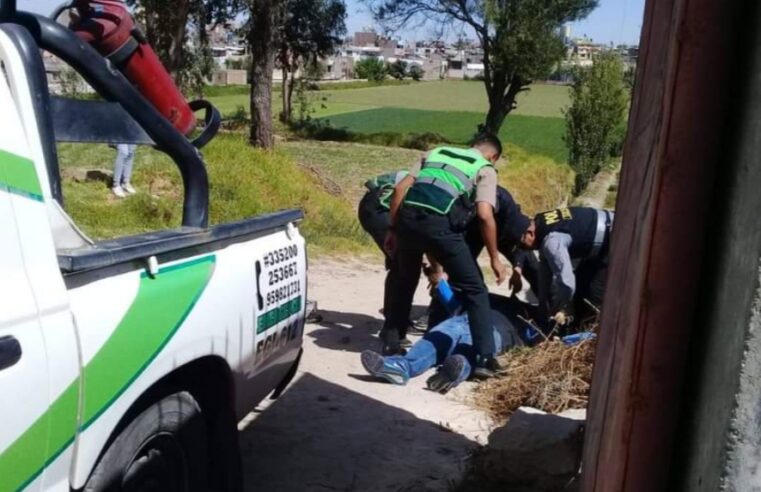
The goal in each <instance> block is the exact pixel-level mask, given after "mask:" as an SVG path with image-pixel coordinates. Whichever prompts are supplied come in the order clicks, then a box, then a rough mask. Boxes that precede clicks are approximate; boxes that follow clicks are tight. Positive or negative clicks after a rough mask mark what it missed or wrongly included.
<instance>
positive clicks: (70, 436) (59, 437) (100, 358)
mask: <svg viewBox="0 0 761 492" xmlns="http://www.w3.org/2000/svg"><path fill="white" fill-rule="evenodd" d="M214 264H215V257H214V256H207V257H204V258H200V259H197V260H194V261H190V262H187V263H182V264H179V265H174V266H171V267H168V268H165V269H163V270H161V271H160V272H159V273H158V275H156V277H155V278H151V277H149V276H148V275H146V274H142V275H141V277H140V287H139V289H138V291H137V296H136V297H135V300H134V301H133V302H132V305H131V306H130V308H129V309H128V310H127V314H126V315H125V316H124V318H123V319H122V320H121V322H120V323H119V326H117V328H116V330H115V331H114V333H113V334H112V335H111V337H110V338H109V339H108V340H107V341H106V343H105V344H103V346H102V347H101V348H100V350H99V351H98V352H97V353H96V354H95V356H94V357H93V358H92V360H91V361H90V363H89V364H87V365H86V366H85V367H84V369H83V371H82V374H81V376H80V377H79V378H77V379H76V380H75V381H74V382H72V383H71V384H70V385H69V387H68V388H66V390H65V391H64V392H63V394H62V395H61V396H60V397H59V398H58V399H56V400H55V401H54V402H53V403H52V404H51V405H50V407H49V408H48V410H47V411H46V412H45V413H44V414H43V415H41V416H40V418H38V419H37V421H35V422H34V424H32V426H31V427H29V429H27V430H26V432H24V433H23V434H22V435H21V437H19V438H18V439H17V440H16V441H15V442H14V443H13V444H11V446H10V447H9V448H8V449H6V450H5V451H3V453H2V454H0V491H8V490H21V489H23V488H24V487H26V486H27V485H29V483H31V482H32V481H33V480H34V479H35V478H37V477H38V476H39V475H40V474H41V473H42V471H43V470H44V469H45V468H46V467H47V466H48V465H49V464H50V463H52V462H53V461H54V460H55V459H56V458H57V457H58V456H59V455H60V454H61V453H62V452H63V451H65V450H66V448H67V447H68V446H69V445H70V444H71V443H72V442H73V441H74V437H75V435H76V432H81V431H84V430H85V429H87V428H88V427H89V426H90V425H91V424H92V423H93V422H95V421H96V420H97V419H98V417H100V415H102V414H103V412H105V411H106V410H108V408H109V407H110V406H111V405H112V404H113V403H114V402H115V401H116V400H117V398H119V397H120V396H121V395H122V393H124V391H126V389H127V388H129V386H130V385H131V384H132V383H133V382H134V381H135V379H137V378H138V377H139V376H140V374H142V373H143V371H144V370H145V369H146V368H147V367H148V365H149V364H150V363H151V362H153V360H154V359H155V358H156V356H158V354H159V353H160V352H161V350H162V349H163V348H164V347H165V346H166V344H167V343H169V341H170V340H171V339H172V337H173V336H174V334H175V333H176V332H177V330H178V329H179V328H180V326H182V323H183V322H184V321H185V319H186V318H187V316H188V315H189V314H190V312H191V311H192V310H193V307H194V306H195V304H196V302H198V299H199V298H200V297H201V294H202V293H203V291H204V289H205V288H206V286H207V285H208V283H209V280H210V279H211V276H212V273H213V272H214ZM80 386H81V391H82V392H83V395H84V397H83V399H82V400H83V403H82V408H81V412H82V416H81V420H80V422H81V424H80V426H79V428H78V429H77V419H76V416H77V414H78V411H77V410H78V405H79V399H78V395H79V394H80Z"/></svg>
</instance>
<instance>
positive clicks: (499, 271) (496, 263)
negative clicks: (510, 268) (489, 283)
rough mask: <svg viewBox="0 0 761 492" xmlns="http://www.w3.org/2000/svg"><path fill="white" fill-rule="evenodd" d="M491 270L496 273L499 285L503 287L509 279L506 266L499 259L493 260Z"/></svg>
mask: <svg viewBox="0 0 761 492" xmlns="http://www.w3.org/2000/svg"><path fill="white" fill-rule="evenodd" d="M491 270H492V272H494V276H495V277H497V285H502V283H503V282H504V281H505V280H506V279H507V267H506V266H505V264H504V263H502V261H501V260H500V259H499V258H492V260H491Z"/></svg>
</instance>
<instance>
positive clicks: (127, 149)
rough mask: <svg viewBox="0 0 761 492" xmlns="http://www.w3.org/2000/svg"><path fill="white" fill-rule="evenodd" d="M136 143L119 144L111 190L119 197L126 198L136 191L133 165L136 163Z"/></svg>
mask: <svg viewBox="0 0 761 492" xmlns="http://www.w3.org/2000/svg"><path fill="white" fill-rule="evenodd" d="M136 150H137V145H135V144H117V145H116V160H115V161H114V182H113V185H112V187H111V192H112V193H113V194H114V196H116V197H117V198H124V197H126V196H127V195H132V194H134V193H135V192H136V190H135V188H134V187H133V186H132V183H131V180H132V167H133V165H134V163H135V151H136Z"/></svg>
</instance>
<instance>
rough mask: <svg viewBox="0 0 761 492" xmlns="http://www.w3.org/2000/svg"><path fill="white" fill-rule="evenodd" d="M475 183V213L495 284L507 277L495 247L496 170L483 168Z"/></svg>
mask: <svg viewBox="0 0 761 492" xmlns="http://www.w3.org/2000/svg"><path fill="white" fill-rule="evenodd" d="M477 179H478V182H477V183H476V213H477V216H478V223H479V227H480V229H481V238H482V239H483V241H484V246H485V247H486V251H487V252H488V253H489V258H490V259H491V268H492V271H493V272H494V275H495V276H496V277H497V285H500V284H502V282H504V281H505V279H506V278H507V268H506V267H505V265H504V263H502V260H500V258H499V250H498V248H497V221H496V220H494V209H495V207H496V206H497V171H495V170H494V168H491V167H487V168H484V169H483V170H482V171H481V172H480V173H479V175H478V178H477Z"/></svg>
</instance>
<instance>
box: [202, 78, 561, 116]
mask: <svg viewBox="0 0 761 492" xmlns="http://www.w3.org/2000/svg"><path fill="white" fill-rule="evenodd" d="M367 84H368V83H367V82H351V83H347V84H346V86H345V87H340V88H336V87H335V86H333V85H332V84H324V85H323V90H320V91H317V92H313V93H312V96H313V97H315V98H319V99H323V98H324V99H326V101H325V103H326V105H327V106H331V105H337V107H339V108H341V111H345V112H350V111H361V110H363V109H367V108H372V107H394V108H407V109H422V110H429V111H464V112H473V113H481V114H486V111H487V109H488V107H489V106H488V102H487V99H486V92H485V91H484V85H483V82H478V81H472V82H459V81H442V82H421V83H415V84H409V83H405V84H402V85H399V84H392V83H386V84H384V85H381V86H377V85H371V86H369V87H368V86H367ZM357 86H359V87H360V88H356V87H357ZM207 96H208V98H209V100H211V101H212V102H213V103H214V104H215V105H217V107H219V108H220V111H222V113H223V114H228V113H229V112H230V111H234V110H235V109H236V108H237V107H238V106H243V107H244V108H248V105H249V103H248V87H247V86H232V87H230V88H220V89H215V90H213V91H211V92H209V93H208V94H207ZM273 99H274V100H275V101H277V100H279V93H276V94H274V98H273ZM568 103H569V99H568V87H566V86H559V85H543V84H537V85H532V86H531V87H530V90H529V91H527V92H523V93H521V94H520V95H519V96H518V107H517V109H516V110H515V111H513V113H512V114H514V115H527V116H544V117H556V118H557V117H561V116H562V115H563V114H562V109H563V108H565V107H566V106H568ZM332 113H334V114H335V113H337V111H332Z"/></svg>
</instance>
